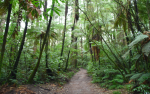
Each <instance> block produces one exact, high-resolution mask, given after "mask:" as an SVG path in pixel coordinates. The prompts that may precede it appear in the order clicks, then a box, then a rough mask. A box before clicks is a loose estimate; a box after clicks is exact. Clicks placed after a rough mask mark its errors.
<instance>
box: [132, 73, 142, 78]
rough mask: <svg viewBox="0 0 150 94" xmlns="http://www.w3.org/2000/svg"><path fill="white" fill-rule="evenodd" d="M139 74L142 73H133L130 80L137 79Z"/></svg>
mask: <svg viewBox="0 0 150 94" xmlns="http://www.w3.org/2000/svg"><path fill="white" fill-rule="evenodd" d="M141 75H142V73H137V74H134V75H133V76H132V77H131V78H130V80H136V79H139V78H140V76H141Z"/></svg>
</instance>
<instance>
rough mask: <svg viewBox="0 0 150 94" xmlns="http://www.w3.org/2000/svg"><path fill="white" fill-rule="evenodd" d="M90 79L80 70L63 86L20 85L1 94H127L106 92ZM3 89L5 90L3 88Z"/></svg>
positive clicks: (125, 93) (124, 91)
mask: <svg viewBox="0 0 150 94" xmlns="http://www.w3.org/2000/svg"><path fill="white" fill-rule="evenodd" d="M91 81H92V79H91V77H89V76H88V74H87V70H85V69H82V68H80V71H79V72H77V73H76V74H75V75H74V76H73V77H72V78H71V80H70V81H69V82H68V83H67V84H65V85H64V86H61V87H60V86H58V85H56V84H52V83H47V84H38V85H34V84H33V85H22V86H19V87H18V88H12V87H11V88H10V89H8V92H6V93H2V94H113V92H114V91H120V92H121V94H128V93H127V91H126V90H123V89H120V90H107V89H105V88H100V87H99V86H98V85H96V84H93V83H91ZM4 89H5V88H4ZM6 91H7V90H6Z"/></svg>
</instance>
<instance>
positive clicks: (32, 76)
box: [28, 1, 55, 83]
mask: <svg viewBox="0 0 150 94" xmlns="http://www.w3.org/2000/svg"><path fill="white" fill-rule="evenodd" d="M54 4H55V2H53V1H52V11H51V13H52V12H53V11H54ZM51 22H52V15H50V20H49V23H48V26H47V30H46V34H45V36H44V40H43V44H42V48H41V51H40V55H39V58H38V61H37V64H36V66H35V68H34V70H33V72H32V74H31V75H30V77H29V79H28V83H32V82H33V78H34V76H35V74H36V72H37V70H38V67H39V65H40V60H41V57H42V52H43V49H44V46H45V43H46V39H47V36H48V35H49V31H50V27H51Z"/></svg>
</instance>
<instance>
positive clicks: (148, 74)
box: [138, 73, 150, 83]
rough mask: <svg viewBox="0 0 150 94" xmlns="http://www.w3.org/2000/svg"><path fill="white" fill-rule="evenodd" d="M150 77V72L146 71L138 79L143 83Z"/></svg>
mask: <svg viewBox="0 0 150 94" xmlns="http://www.w3.org/2000/svg"><path fill="white" fill-rule="evenodd" d="M148 79H150V73H145V74H143V75H142V76H141V77H140V78H139V79H138V81H139V82H140V83H143V82H144V81H145V80H148Z"/></svg>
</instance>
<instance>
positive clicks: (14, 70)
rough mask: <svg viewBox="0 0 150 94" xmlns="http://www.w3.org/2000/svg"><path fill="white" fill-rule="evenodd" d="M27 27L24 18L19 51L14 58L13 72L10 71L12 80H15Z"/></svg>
mask: <svg viewBox="0 0 150 94" xmlns="http://www.w3.org/2000/svg"><path fill="white" fill-rule="evenodd" d="M27 27H28V17H27V18H26V24H25V29H24V33H23V37H22V41H21V45H20V48H19V51H18V54H17V58H16V61H15V64H14V67H13V70H12V71H11V74H10V77H11V78H12V79H16V73H17V66H18V63H19V59H20V56H21V52H22V50H23V45H24V41H25V37H26V32H27Z"/></svg>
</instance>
